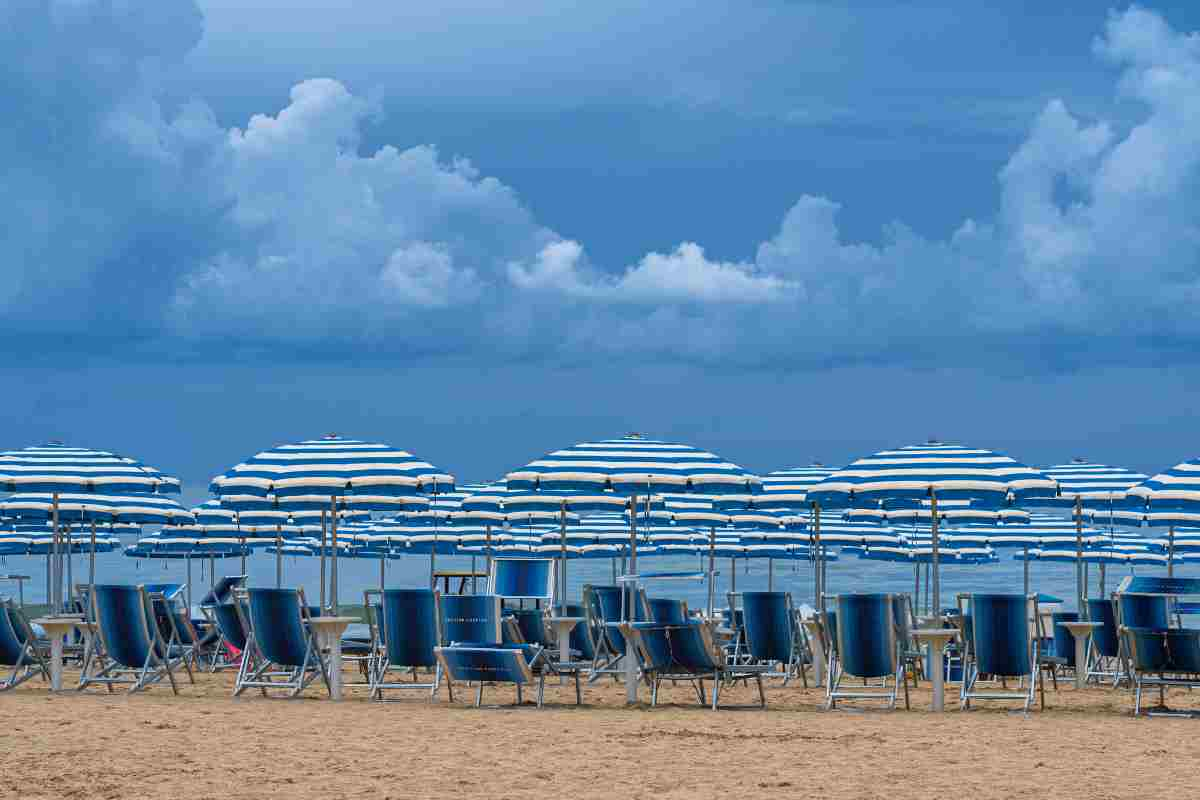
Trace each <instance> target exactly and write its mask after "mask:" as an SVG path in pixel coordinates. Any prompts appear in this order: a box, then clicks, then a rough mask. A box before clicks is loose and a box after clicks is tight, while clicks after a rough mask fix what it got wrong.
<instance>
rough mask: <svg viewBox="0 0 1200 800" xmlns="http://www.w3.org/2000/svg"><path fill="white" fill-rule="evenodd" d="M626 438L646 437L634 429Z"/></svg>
mask: <svg viewBox="0 0 1200 800" xmlns="http://www.w3.org/2000/svg"><path fill="white" fill-rule="evenodd" d="M625 438H626V439H645V438H646V437H645V436H644V435H643V434H640V433H638V432H637V431H634V432H632V433H628V434H626V435H625Z"/></svg>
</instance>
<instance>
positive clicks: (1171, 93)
mask: <svg viewBox="0 0 1200 800" xmlns="http://www.w3.org/2000/svg"><path fill="white" fill-rule="evenodd" d="M327 5H329V4H320V3H315V2H312V3H299V4H297V3H295V2H291V3H283V2H275V1H274V0H271V1H270V2H268V1H267V0H249V1H248V2H247V1H245V0H243V1H242V2H236V3H235V2H232V0H200V1H199V2H197V0H159V2H155V3H150V2H148V0H125V2H122V3H107V2H98V0H72V1H71V2H34V1H33V0H4V2H3V3H2V4H0V23H3V24H0V111H3V112H4V116H5V118H6V120H15V121H16V124H10V125H6V126H4V128H3V129H0V184H2V185H4V186H5V187H6V189H7V191H6V192H4V193H3V196H2V197H0V211H3V213H0V248H2V252H0V257H2V258H3V263H4V264H5V268H4V269H5V278H6V280H5V281H4V282H3V283H2V284H0V334H2V335H3V341H4V343H5V348H4V350H5V358H4V361H3V366H2V367H0V381H2V385H3V386H4V387H5V391H4V392H3V393H0V442H3V444H4V446H5V447H10V446H11V447H18V446H23V445H25V444H30V443H35V442H38V441H41V440H44V439H48V438H61V439H66V440H69V441H71V442H79V443H82V444H87V445H92V446H98V447H108V448H113V449H119V450H123V451H127V452H130V453H132V454H135V455H138V456H140V457H143V458H146V459H147V460H150V461H152V462H154V463H156V464H158V465H160V466H162V467H163V468H167V469H171V470H173V471H176V472H178V473H180V474H181V476H182V477H183V478H184V479H185V480H186V481H187V482H188V483H189V485H192V486H194V487H200V488H202V487H203V485H204V484H205V482H206V481H207V478H208V477H209V476H210V475H211V474H212V473H213V472H216V471H218V470H220V469H222V468H224V467H226V466H228V465H229V464H232V463H234V462H236V461H238V460H240V459H241V458H243V457H245V456H247V455H249V454H250V453H252V452H254V451H256V450H258V449H262V448H264V447H267V446H270V445H272V444H274V443H277V442H279V441H283V440H290V439H295V438H301V437H307V436H311V435H319V434H321V433H325V432H329V431H337V432H340V433H342V434H345V435H355V436H363V437H369V438H379V439H384V440H387V441H390V442H392V443H393V444H396V445H399V446H403V447H408V448H411V449H413V450H414V451H416V452H418V453H420V454H421V455H423V456H425V457H426V458H428V459H430V460H432V461H434V462H435V463H437V464H438V465H439V466H442V467H444V468H446V469H448V470H450V471H452V472H455V473H457V474H459V475H461V476H463V477H465V478H472V479H487V478H492V477H496V476H499V475H500V474H502V473H503V472H504V471H505V470H507V469H509V468H512V467H514V466H517V465H519V464H521V463H524V462H526V461H528V460H530V459H532V458H534V457H536V456H538V455H539V454H540V453H542V452H543V451H545V450H548V449H551V448H554V447H557V446H562V445H566V444H569V443H572V442H574V441H578V440H581V439H585V438H591V437H595V436H605V435H618V434H621V433H625V432H627V431H629V430H640V431H643V432H645V433H648V434H652V435H659V436H662V437H665V438H676V439H683V440H686V441H690V442H693V443H696V444H701V445H704V446H707V447H710V448H711V449H714V450H716V451H717V452H720V453H722V454H723V455H725V456H727V457H729V458H731V459H733V460H737V461H739V462H742V463H744V464H746V465H748V466H751V467H753V468H755V469H759V470H764V471H766V470H770V469H774V468H778V467H783V466H788V465H792V464H795V463H805V462H808V461H810V460H813V459H819V460H823V461H826V462H829V463H836V462H841V461H844V460H847V459H850V458H853V457H855V456H857V455H861V454H862V453H863V452H866V451H873V450H876V449H879V448H881V447H885V446H891V445H896V444H903V443H908V442H910V441H914V440H920V439H923V438H925V437H927V436H940V437H943V438H947V439H958V440H964V441H969V442H973V443H978V444H980V445H985V446H991V447H995V448H998V449H1003V450H1006V451H1008V452H1010V453H1012V454H1013V455H1014V456H1017V457H1018V458H1022V459H1024V460H1027V461H1029V462H1032V463H1046V462H1051V461H1059V460H1063V459H1067V458H1070V457H1072V456H1076V455H1082V456H1086V457H1089V458H1091V459H1094V460H1098V461H1109V462H1116V463H1124V464H1128V465H1130V466H1134V467H1137V468H1140V469H1143V470H1156V469H1159V468H1161V467H1163V466H1166V465H1167V464H1169V463H1173V462H1175V461H1178V460H1181V459H1184V458H1190V457H1194V456H1195V455H1196V454H1197V453H1196V448H1195V446H1194V444H1190V443H1191V442H1194V440H1195V438H1196V433H1197V431H1198V429H1200V420H1198V419H1197V417H1196V414H1195V412H1194V411H1193V410H1192V407H1191V404H1190V403H1189V402H1188V397H1189V396H1190V394H1191V392H1192V390H1193V389H1194V388H1195V384H1196V383H1197V382H1198V378H1200V372H1198V371H1197V355H1198V354H1200V347H1198V345H1200V319H1198V315H1197V312H1196V308H1197V305H1196V299H1197V297H1196V295H1197V289H1198V284H1197V275H1198V272H1200V264H1198V262H1197V253H1198V252H1200V231H1198V230H1197V220H1196V215H1195V211H1194V209H1195V208H1196V207H1197V204H1196V201H1197V200H1198V199H1200V197H1198V195H1200V185H1198V183H1197V176H1198V164H1200V124H1197V123H1200V38H1197V37H1196V36H1195V35H1193V34H1191V33H1190V32H1191V31H1194V30H1197V29H1200V10H1198V9H1196V8H1195V7H1193V6H1191V5H1185V4H1175V5H1161V4H1160V5H1155V6H1153V7H1124V6H1122V7H1119V8H1115V9H1110V7H1109V6H1107V5H1105V4H1096V3H1063V4H1059V5H1058V6H1056V7H1055V8H1054V9H1051V10H1047V9H1042V8H1040V7H1039V6H1036V5H1035V6H1033V7H1031V8H1021V7H1018V6H1016V5H1012V6H1009V7H1002V8H995V7H994V4H984V3H953V4H950V3H917V4H910V5H905V6H903V7H893V6H892V5H884V4H853V5H851V4H838V3H792V2H767V1H766V0H760V1H759V2H749V3H746V2H743V3H730V4H725V3H707V4H703V6H702V8H700V9H696V8H695V7H693V6H694V4H676V3H673V2H660V3H655V4H643V3H621V2H617V3H610V4H604V5H603V7H600V6H597V7H596V8H594V9H587V10H582V11H581V10H580V9H578V8H573V7H572V4H555V3H525V4H521V5H519V6H517V7H514V6H513V4H511V3H499V2H491V1H490V0H473V1H471V2H467V1H466V0H452V1H451V2H447V3H441V4H436V5H435V6H431V7H423V6H422V7H415V8H414V9H411V10H410V9H407V8H401V9H396V8H394V7H393V4H385V3H379V2H363V3H355V4H353V5H352V6H351V7H350V8H349V9H341V10H338V11H331V10H328V9H327V8H325V6H327Z"/></svg>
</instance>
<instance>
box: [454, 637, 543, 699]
mask: <svg viewBox="0 0 1200 800" xmlns="http://www.w3.org/2000/svg"><path fill="white" fill-rule="evenodd" d="M434 653H435V654H436V656H437V659H438V663H440V664H441V667H442V671H443V672H444V673H445V675H446V684H447V686H449V685H451V684H452V683H453V681H467V682H472V683H474V684H475V707H476V708H478V707H479V706H480V704H481V703H482V702H483V687H484V686H486V685H494V684H497V683H511V684H514V685H515V686H516V689H517V705H521V704H522V703H523V702H524V697H523V694H522V690H523V688H524V687H525V686H526V685H527V684H530V683H533V682H534V680H535V678H536V680H537V707H538V708H541V707H542V700H543V696H544V694H545V685H546V678H545V675H544V674H540V675H536V676H535V675H534V673H533V670H531V669H530V668H529V662H528V661H527V660H526V657H525V653H524V652H523V651H521V650H519V649H510V648H506V647H474V646H470V645H448V646H445V647H438V648H435V650H434Z"/></svg>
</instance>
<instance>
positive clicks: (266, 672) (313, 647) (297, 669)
mask: <svg viewBox="0 0 1200 800" xmlns="http://www.w3.org/2000/svg"><path fill="white" fill-rule="evenodd" d="M235 597H236V598H237V608H238V609H239V613H240V614H241V616H242V626H243V627H244V628H245V629H246V630H247V631H248V632H249V633H248V636H247V639H246V648H245V650H243V651H242V659H243V667H242V668H241V669H240V670H239V671H238V680H237V683H236V685H235V686H234V690H233V696H234V697H237V696H238V695H240V694H241V693H242V692H243V691H245V690H246V689H250V688H257V689H259V690H261V692H262V695H263V697H267V696H268V694H267V690H268V689H288V690H289V691H288V695H287V696H288V697H295V696H296V695H298V694H300V692H302V691H304V689H305V688H306V687H307V686H308V685H309V684H310V683H312V682H313V681H314V680H316V678H317V677H318V676H320V678H321V680H322V681H323V682H324V683H325V691H326V692H328V691H329V671H328V665H327V664H326V663H325V658H324V656H323V655H322V654H321V648H320V646H319V645H318V643H317V636H316V632H315V631H314V630H313V629H312V628H311V627H310V626H309V625H308V619H309V617H310V612H309V608H308V604H307V603H306V602H305V599H304V590H303V589H247V590H246V591H245V596H244V597H243V596H242V595H241V593H237V594H235ZM337 666H338V667H339V668H340V665H337Z"/></svg>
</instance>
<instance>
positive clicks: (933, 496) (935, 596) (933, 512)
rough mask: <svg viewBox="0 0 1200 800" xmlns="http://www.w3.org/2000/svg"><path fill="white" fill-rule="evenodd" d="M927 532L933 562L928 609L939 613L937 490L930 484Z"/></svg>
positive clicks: (939, 557)
mask: <svg viewBox="0 0 1200 800" xmlns="http://www.w3.org/2000/svg"><path fill="white" fill-rule="evenodd" d="M929 532H930V534H931V538H932V539H933V563H932V564H931V565H930V571H931V572H932V576H931V578H930V584H931V587H932V597H931V598H930V604H931V605H932V606H933V608H931V609H929V613H930V614H931V615H932V614H940V613H941V609H942V576H941V554H940V552H939V549H938V508H937V492H935V491H934V490H933V487H932V486H931V487H930V488H929Z"/></svg>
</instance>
